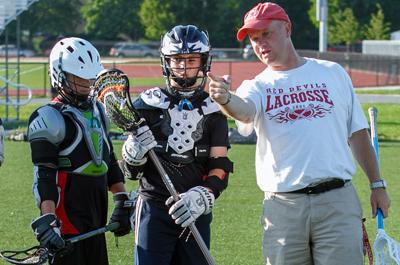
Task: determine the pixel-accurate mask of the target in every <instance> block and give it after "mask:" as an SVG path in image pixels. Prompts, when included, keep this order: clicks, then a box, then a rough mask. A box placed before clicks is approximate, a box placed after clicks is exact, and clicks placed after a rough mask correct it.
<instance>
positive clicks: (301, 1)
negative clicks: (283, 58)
mask: <svg viewBox="0 0 400 265" xmlns="http://www.w3.org/2000/svg"><path fill="white" fill-rule="evenodd" d="M274 2H276V3H277V4H279V5H280V6H282V7H283V8H284V9H285V10H286V12H287V14H288V15H289V18H290V20H291V22H292V40H293V43H294V46H295V47H296V48H297V49H316V48H317V47H318V32H317V27H316V26H315V25H314V24H313V23H312V22H311V19H310V17H309V16H307V12H308V10H309V9H310V6H311V3H310V1H309V0H297V1H296V4H293V0H279V1H274ZM314 10H315V9H314ZM314 16H315V13H314Z"/></svg>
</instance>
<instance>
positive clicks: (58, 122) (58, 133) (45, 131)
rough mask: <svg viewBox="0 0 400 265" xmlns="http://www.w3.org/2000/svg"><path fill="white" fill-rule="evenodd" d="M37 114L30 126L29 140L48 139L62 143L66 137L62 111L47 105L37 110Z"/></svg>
mask: <svg viewBox="0 0 400 265" xmlns="http://www.w3.org/2000/svg"><path fill="white" fill-rule="evenodd" d="M36 113H37V116H36V117H35V118H34V119H33V120H31V122H30V123H29V127H28V140H29V141H32V140H35V139H43V138H44V139H47V140H48V141H49V142H51V143H53V144H56V145H58V144H60V143H61V142H62V141H63V140H64V138H65V121H64V117H63V116H62V115H61V113H60V112H59V111H58V110H56V109H55V108H53V107H51V106H49V105H46V106H43V107H41V108H39V109H37V110H36Z"/></svg>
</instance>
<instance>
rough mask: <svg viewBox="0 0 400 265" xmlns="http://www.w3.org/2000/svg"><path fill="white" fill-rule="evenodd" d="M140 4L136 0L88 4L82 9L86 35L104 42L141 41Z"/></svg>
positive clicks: (94, 1)
mask: <svg viewBox="0 0 400 265" xmlns="http://www.w3.org/2000/svg"><path fill="white" fill-rule="evenodd" d="M140 4H141V1H136V0H92V1H90V2H87V3H86V4H85V5H84V6H83V7H82V9H81V12H82V16H83V18H84V19H85V31H86V33H88V34H89V35H91V36H93V37H95V38H98V39H104V40H114V39H116V38H121V37H122V38H125V39H139V38H140V37H141V35H142V32H143V29H142V27H141V25H140V23H139V17H138V11H139V6H140Z"/></svg>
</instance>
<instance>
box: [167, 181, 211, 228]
mask: <svg viewBox="0 0 400 265" xmlns="http://www.w3.org/2000/svg"><path fill="white" fill-rule="evenodd" d="M179 197H180V198H181V199H180V200H179V201H177V202H175V203H174V204H173V205H172V206H171V207H170V208H169V211H168V213H169V215H171V217H172V219H174V220H175V223H176V224H178V225H181V226H182V227H187V226H189V225H190V224H191V223H193V222H194V221H196V219H197V218H198V217H199V216H200V215H202V214H209V213H211V210H212V208H213V206H214V201H215V197H214V194H213V193H212V192H211V191H209V190H208V189H207V188H205V187H202V186H196V187H194V188H191V189H190V190H188V191H187V192H185V193H182V194H180V195H179ZM173 202H174V198H173V197H172V196H171V197H169V198H168V199H167V201H166V202H165V204H166V205H167V206H169V205H171V204H172V203H173Z"/></svg>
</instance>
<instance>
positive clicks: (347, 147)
mask: <svg viewBox="0 0 400 265" xmlns="http://www.w3.org/2000/svg"><path fill="white" fill-rule="evenodd" d="M292 29H293V28H292V24H291V21H290V19H289V17H288V15H287V13H286V11H285V10H284V9H283V8H282V7H280V6H279V5H277V4H275V3H271V2H264V3H259V4H257V5H256V6H254V7H253V8H252V9H251V10H250V11H248V12H247V13H246V15H245V17H244V25H243V27H242V28H241V29H240V30H239V31H238V33H237V39H238V40H239V41H242V40H244V39H245V38H246V36H247V35H248V36H249V40H250V43H251V45H252V47H253V50H254V52H255V54H256V55H257V57H258V58H259V60H260V61H261V62H262V63H264V64H265V66H266V68H265V70H264V71H262V72H261V73H260V74H258V75H257V76H256V77H255V78H254V79H252V80H246V81H243V83H242V85H241V86H240V87H239V88H238V89H237V91H236V93H235V94H233V93H231V92H229V89H230V83H229V81H228V82H226V81H227V80H226V79H225V78H222V77H221V76H216V75H213V74H211V73H209V77H210V84H209V87H210V89H209V91H210V95H211V97H212V98H213V99H214V100H215V101H216V102H218V104H219V105H220V108H221V109H222V110H223V111H224V112H225V113H226V114H228V115H230V116H232V117H233V118H235V119H236V120H237V124H238V127H239V129H240V132H242V133H243V134H248V133H250V132H251V131H252V130H253V128H254V129H255V131H256V133H257V147H256V173H257V184H258V186H259V187H260V189H261V190H262V191H263V192H264V193H265V196H264V198H265V199H264V201H263V204H264V208H263V216H262V226H263V228H264V238H263V253H264V257H265V264H273V265H297V264H314V265H333V264H352V265H355V264H358V265H361V264H363V246H362V244H363V240H362V239H363V238H362V236H363V234H362V209H361V205H360V202H359V199H358V197H357V193H356V191H355V189H354V187H353V185H352V182H351V179H352V177H353V175H354V174H355V172H356V165H355V163H354V161H353V156H354V158H355V159H357V161H358V162H359V164H360V166H361V168H362V169H363V170H364V172H365V174H366V175H367V177H368V180H369V182H370V183H371V189H372V190H371V206H372V213H373V215H375V213H376V209H377V207H380V208H381V209H382V210H383V212H384V214H385V215H387V214H388V208H389V204H390V201H389V197H388V195H387V193H386V190H385V184H384V182H383V180H381V179H380V174H379V168H378V165H377V161H376V158H375V155H374V150H373V148H372V146H371V143H370V140H369V136H368V131H367V128H368V123H367V121H366V119H365V115H364V113H363V111H362V108H361V106H360V103H359V101H358V99H357V96H356V95H355V93H354V89H353V85H352V83H351V79H350V78H349V76H348V74H347V73H346V71H345V70H344V69H343V68H342V67H341V66H340V65H339V64H337V63H334V62H329V61H324V60H317V59H314V58H305V57H301V56H299V54H298V53H297V51H296V50H295V48H294V46H293V43H292V40H291V34H292ZM352 155H353V156H352Z"/></svg>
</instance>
